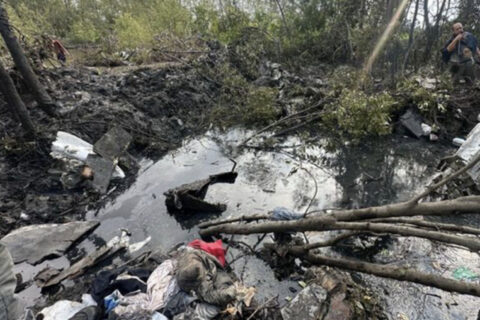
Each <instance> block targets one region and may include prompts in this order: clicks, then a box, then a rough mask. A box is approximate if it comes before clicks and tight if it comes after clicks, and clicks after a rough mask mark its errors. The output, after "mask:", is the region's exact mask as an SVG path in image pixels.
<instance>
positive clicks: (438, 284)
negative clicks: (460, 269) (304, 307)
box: [289, 251, 480, 297]
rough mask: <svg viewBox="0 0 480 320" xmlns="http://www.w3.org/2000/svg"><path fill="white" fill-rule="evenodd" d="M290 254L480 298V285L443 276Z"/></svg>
mask: <svg viewBox="0 0 480 320" xmlns="http://www.w3.org/2000/svg"><path fill="white" fill-rule="evenodd" d="M289 253H291V254H293V255H295V256H296V257H298V258H302V259H305V260H306V261H308V262H310V263H312V264H316V265H323V266H330V267H337V268H341V269H345V270H350V271H358V272H362V273H368V274H372V275H375V276H378V277H383V278H389V279H395V280H398V281H409V282H415V283H419V284H422V285H426V286H430V287H435V288H438V289H441V290H445V291H449V292H458V293H462V294H468V295H472V296H477V297H480V285H478V284H475V283H468V282H463V281H457V280H453V279H447V278H444V277H441V276H437V275H433V274H428V273H423V272H420V271H416V270H412V269H408V268H401V267H391V266H386V265H380V264H375V263H368V262H361V261H354V260H350V259H342V258H331V257H325V256H321V255H318V254H312V253H308V254H306V255H304V254H298V253H295V252H290V251H289Z"/></svg>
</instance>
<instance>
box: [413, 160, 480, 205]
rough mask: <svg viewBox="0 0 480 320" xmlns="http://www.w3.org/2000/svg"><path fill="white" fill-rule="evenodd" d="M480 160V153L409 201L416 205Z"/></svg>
mask: <svg viewBox="0 0 480 320" xmlns="http://www.w3.org/2000/svg"><path fill="white" fill-rule="evenodd" d="M478 161H480V153H479V154H478V155H477V156H476V157H475V158H473V159H472V160H471V161H470V162H469V163H468V164H467V165H466V166H464V167H463V168H461V169H459V170H457V171H456V172H454V173H452V174H451V175H449V176H448V177H445V178H443V179H442V180H440V181H439V182H437V183H435V184H434V185H432V186H429V187H427V189H426V190H425V191H423V192H422V193H420V194H419V195H417V196H415V197H413V198H412V199H411V200H410V201H408V202H409V203H410V204H411V205H415V204H417V203H418V201H420V200H421V199H422V198H424V197H426V196H428V195H429V194H430V193H431V192H432V191H434V190H436V189H438V188H440V187H441V186H443V185H445V184H446V183H447V182H449V181H451V180H453V179H455V178H456V177H458V176H459V175H461V174H463V173H465V172H466V171H467V170H468V169H470V168H472V167H473V166H474V165H476V164H477V163H478Z"/></svg>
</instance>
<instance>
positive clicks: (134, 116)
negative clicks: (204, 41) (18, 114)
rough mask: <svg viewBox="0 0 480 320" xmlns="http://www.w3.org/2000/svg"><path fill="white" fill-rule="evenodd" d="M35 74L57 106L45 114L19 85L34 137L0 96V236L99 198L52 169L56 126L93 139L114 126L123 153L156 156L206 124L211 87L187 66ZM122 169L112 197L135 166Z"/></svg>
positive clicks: (77, 210)
mask: <svg viewBox="0 0 480 320" xmlns="http://www.w3.org/2000/svg"><path fill="white" fill-rule="evenodd" d="M40 75H41V79H42V81H43V83H45V84H46V85H47V86H48V88H49V92H50V94H51V95H52V96H53V97H54V98H55V100H56V101H57V103H58V105H59V107H58V112H59V116H58V117H57V118H51V117H49V116H47V115H46V114H44V113H43V112H42V111H41V110H40V109H39V108H37V107H36V106H35V103H33V102H32V101H31V98H30V96H29V95H28V93H27V92H26V89H25V88H23V87H22V86H21V85H20V86H19V91H20V93H21V95H22V97H23V99H24V100H25V101H26V104H27V106H28V109H29V112H30V114H31V117H32V119H33V121H34V123H35V125H36V126H37V129H38V132H39V139H38V140H37V141H36V142H31V141H27V140H25V139H23V131H22V128H21V126H20V124H19V123H18V122H17V121H16V120H15V119H14V118H12V117H11V114H10V113H9V112H8V109H7V108H6V105H5V103H3V101H1V100H0V123H1V124H2V130H1V132H0V137H1V140H0V146H1V149H0V181H1V183H0V199H1V200H0V237H1V236H3V235H5V234H6V233H8V232H9V231H11V230H12V229H15V228H17V227H19V226H22V225H26V224H37V223H46V222H66V221H70V220H78V219H82V216H83V214H84V213H85V212H86V210H87V208H90V209H91V208H93V207H95V206H98V205H101V203H102V201H101V200H102V199H103V200H105V197H101V196H100V195H98V194H95V193H92V192H90V191H88V190H86V189H83V188H79V189H77V190H64V188H63V186H62V184H61V183H60V181H59V179H58V177H57V176H55V175H54V174H52V171H53V169H55V168H59V167H60V166H61V164H60V163H59V161H57V160H53V159H52V158H51V157H50V155H49V153H50V146H51V142H52V141H53V140H54V139H55V136H56V133H57V132H58V131H66V132H69V133H71V134H74V135H76V136H78V137H80V138H82V139H84V140H85V141H87V142H89V143H92V144H93V143H95V142H96V141H97V140H98V139H99V138H100V137H101V136H102V135H103V134H105V133H106V132H107V131H108V130H109V129H110V128H111V127H113V126H120V127H122V128H124V129H125V130H126V131H128V132H129V133H130V134H131V135H132V137H133V141H132V143H131V144H130V147H129V149H128V152H129V153H130V154H131V155H132V156H133V157H134V158H137V159H139V158H143V157H150V158H152V159H156V158H158V157H160V156H162V155H163V154H164V153H165V152H166V151H168V150H171V149H173V148H175V147H178V145H179V144H180V143H181V141H182V140H183V139H184V138H185V137H186V136H189V135H196V134H200V133H202V132H203V131H204V130H205V129H206V127H207V125H208V121H206V119H205V118H206V117H207V116H208V109H209V108H210V107H211V106H212V104H213V103H212V100H211V98H210V97H209V95H210V96H214V95H215V90H216V86H215V85H214V84H213V83H211V82H208V81H207V80H205V79H204V78H203V77H201V76H200V75H199V74H198V73H197V72H196V71H195V70H194V69H193V67H189V66H168V67H164V68H160V69H149V68H143V69H137V70H133V71H127V72H124V73H119V74H115V73H112V72H105V73H99V72H98V71H96V70H94V69H86V68H81V69H69V68H66V69H56V70H46V71H42V72H41V74H40ZM123 168H124V169H125V171H126V172H127V178H126V179H123V180H121V181H116V182H113V184H116V185H117V188H116V190H115V192H114V194H111V196H112V197H113V196H115V194H117V193H119V192H121V191H122V190H124V188H126V187H127V186H128V185H129V184H130V183H131V182H132V181H133V178H134V176H135V171H136V170H135V166H132V167H130V168H128V167H127V168H125V167H123ZM110 187H112V184H111V185H110Z"/></svg>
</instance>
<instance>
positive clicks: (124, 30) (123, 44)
mask: <svg viewBox="0 0 480 320" xmlns="http://www.w3.org/2000/svg"><path fill="white" fill-rule="evenodd" d="M114 29H115V32H116V35H117V39H118V44H119V46H120V48H136V47H144V46H149V45H151V44H152V42H153V38H152V35H151V31H150V30H148V28H147V27H146V26H145V25H144V24H143V23H142V21H141V19H140V18H139V17H133V16H132V15H131V14H130V13H125V14H123V15H121V16H120V17H118V18H117V19H116V20H115V26H114Z"/></svg>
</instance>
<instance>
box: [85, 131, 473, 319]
mask: <svg viewBox="0 0 480 320" xmlns="http://www.w3.org/2000/svg"><path fill="white" fill-rule="evenodd" d="M249 134H251V133H249V132H245V131H243V130H232V131H229V132H228V133H222V134H219V133H214V132H209V133H207V134H206V135H205V136H202V137H198V138H195V139H190V140H187V141H185V142H184V144H183V146H182V147H181V148H179V149H178V150H175V151H173V152H171V153H169V154H167V155H166V156H165V157H163V158H162V159H161V160H159V161H157V162H152V161H149V160H145V159H144V160H142V161H140V164H141V170H140V172H139V174H138V177H137V179H136V182H135V183H134V184H133V185H132V186H131V187H130V188H129V189H128V190H127V191H126V192H125V193H123V194H122V195H120V196H119V197H117V198H116V199H115V200H114V201H112V202H111V203H109V204H107V205H106V206H105V207H104V208H102V209H101V210H99V211H95V212H89V213H88V214H87V219H96V220H100V221H101V225H100V227H98V229H97V230H95V232H94V233H93V234H92V235H91V236H89V237H88V238H87V239H86V240H85V241H84V242H83V243H82V244H80V246H79V248H80V249H79V250H81V251H85V252H89V251H91V250H93V248H94V247H95V246H97V245H98V244H99V243H101V242H102V241H101V240H102V239H103V240H105V241H107V240H108V239H110V238H112V237H114V236H116V235H118V233H119V230H120V229H121V228H126V229H128V230H129V231H130V232H131V233H132V242H135V241H140V240H143V239H145V238H146V237H148V236H151V237H152V240H151V242H150V243H149V245H148V248H150V249H153V248H158V247H160V248H162V249H163V250H168V249H169V248H171V247H172V246H174V245H177V244H179V243H187V242H189V241H191V240H193V239H195V238H197V237H198V228H197V227H196V225H197V224H198V223H199V222H202V221H207V220H209V219H213V218H217V217H223V218H226V217H235V216H241V215H250V214H257V213H266V212H268V211H270V210H272V209H273V208H275V207H286V208H290V209H292V210H294V211H297V212H304V211H305V210H306V209H307V208H309V209H310V210H317V209H323V208H331V207H343V208H352V207H364V206H372V205H379V204H386V203H391V202H397V201H401V200H406V199H408V198H409V197H411V196H412V195H414V194H416V193H418V191H420V190H422V187H423V186H424V185H425V184H426V183H427V182H428V181H429V177H430V176H431V175H432V174H433V173H434V170H435V166H436V164H437V163H438V161H439V159H440V158H442V157H443V156H445V155H447V154H449V153H451V152H452V151H453V149H449V148H447V147H444V146H441V145H436V144H431V143H428V142H425V141H419V140H415V139H412V138H408V137H401V136H400V137H389V138H385V139H380V140H376V141H370V142H368V143H366V144H362V145H358V146H353V145H343V146H340V147H337V148H336V149H335V151H327V150H326V148H325V147H324V146H325V145H326V144H327V141H326V140H325V141H324V140H322V139H318V140H315V141H314V142H311V143H308V144H305V143H303V142H302V140H301V139H299V138H295V137H290V138H288V139H285V140H284V141H283V142H282V143H281V144H280V145H278V147H276V148H275V149H271V150H268V151H262V150H259V149H252V148H250V149H242V150H238V149H237V148H235V146H236V145H238V143H239V142H240V141H242V140H243V139H245V137H247V136H248V135H249ZM230 159H234V160H235V161H236V163H237V167H236V170H237V172H238V173H239V175H238V178H237V180H236V182H235V183H234V184H221V183H220V184H215V185H212V186H210V188H209V190H208V193H207V196H206V200H207V201H212V202H222V203H225V204H227V210H226V211H225V212H223V213H222V214H221V215H195V216H191V217H182V218H179V217H175V216H172V215H170V214H169V213H168V212H167V210H166V207H165V197H164V195H163V193H164V192H165V191H167V190H168V189H170V188H173V187H176V186H179V185H181V184H184V183H189V182H193V181H195V180H198V179H203V178H206V177H208V175H210V174H215V173H219V172H223V171H229V170H230V169H231V167H232V162H231V160H230ZM310 236H311V237H315V236H316V235H314V234H310ZM235 239H237V240H242V241H245V242H246V243H248V244H253V243H255V242H256V239H257V238H256V236H250V237H236V238H235ZM330 253H331V254H334V255H335V254H339V253H337V252H330ZM238 255H240V252H239V251H238V250H235V249H232V250H229V254H228V256H227V260H232V259H235V258H236V257H237V256H238ZM374 258H375V260H377V261H382V262H389V263H392V264H399V265H402V263H406V261H407V260H408V261H409V262H408V263H409V265H410V266H418V268H419V269H420V270H423V271H428V272H433V273H436V274H443V275H445V276H451V275H450V273H451V272H452V270H454V269H455V268H457V267H459V266H463V265H469V266H472V268H471V269H472V270H474V271H478V273H480V270H478V269H476V267H478V266H480V263H479V262H480V260H479V259H478V257H476V256H474V255H473V254H471V253H469V252H465V251H463V250H461V249H456V248H451V247H446V246H440V245H432V244H431V243H430V242H428V241H424V240H420V239H417V238H409V239H406V238H398V239H396V240H394V241H393V243H392V244H391V245H390V246H389V247H388V248H386V249H384V250H382V251H381V252H379V253H378V254H377V255H375V257H374ZM233 267H234V270H235V272H236V273H237V275H238V276H240V277H241V278H242V279H243V281H244V282H245V283H246V284H247V285H255V286H256V287H257V289H258V296H259V297H260V298H265V297H271V296H274V295H279V296H280V298H281V299H282V300H284V298H285V297H288V296H290V297H291V296H293V295H295V291H297V290H300V287H299V286H298V284H297V282H296V281H293V280H289V279H286V280H282V281H279V280H277V279H276V278H275V276H274V274H273V272H272V271H271V269H270V268H269V267H268V266H267V265H266V264H265V263H264V262H263V261H261V260H259V259H258V258H255V257H251V256H246V257H242V258H240V259H237V260H236V261H235V263H234V264H233ZM359 278H360V279H361V280H360V281H364V283H365V284H366V285H369V286H371V287H372V288H375V291H376V292H378V293H379V294H380V295H381V296H382V297H383V300H384V304H385V308H386V310H387V312H388V314H389V316H390V317H391V318H392V319H397V318H398V319H405V318H401V317H402V316H405V317H407V318H408V319H473V317H474V316H476V312H478V309H479V308H480V304H479V302H480V299H474V298H471V297H467V296H460V295H453V294H449V293H445V292H441V291H440V290H436V289H432V288H427V287H423V286H417V285H413V284H407V283H401V282H397V281H392V280H385V279H380V278H377V277H373V276H368V275H361V276H360V277H359Z"/></svg>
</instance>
